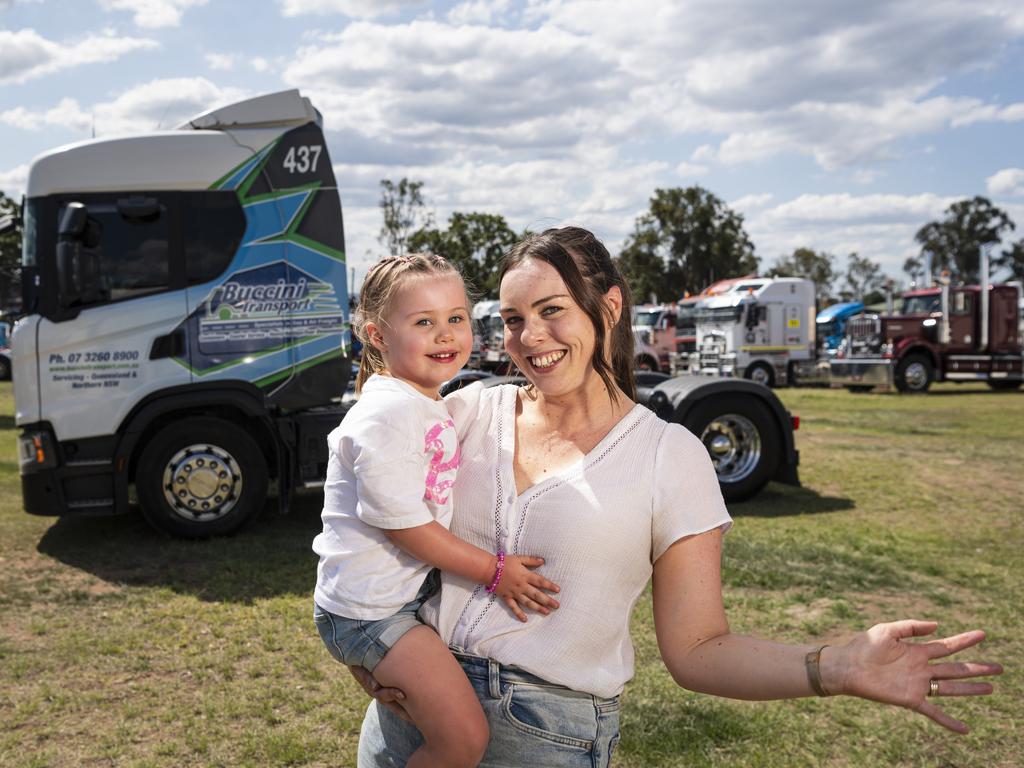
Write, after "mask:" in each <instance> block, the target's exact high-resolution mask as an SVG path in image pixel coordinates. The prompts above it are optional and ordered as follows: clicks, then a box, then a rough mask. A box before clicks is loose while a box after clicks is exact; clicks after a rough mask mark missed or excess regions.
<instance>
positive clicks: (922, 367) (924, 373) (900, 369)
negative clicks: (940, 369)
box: [894, 355, 935, 392]
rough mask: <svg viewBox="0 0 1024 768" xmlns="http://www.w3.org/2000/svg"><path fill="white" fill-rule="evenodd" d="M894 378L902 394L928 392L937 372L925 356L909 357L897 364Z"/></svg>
mask: <svg viewBox="0 0 1024 768" xmlns="http://www.w3.org/2000/svg"><path fill="white" fill-rule="evenodd" d="M894 378H895V382H896V389H898V390H899V391H900V392H927V391H928V387H930V386H931V385H932V380H933V379H934V378H935V370H934V369H933V368H932V364H931V361H930V360H929V359H928V358H927V357H925V356H924V355H907V356H906V357H904V358H903V359H902V360H900V361H899V362H898V363H897V364H896V375H895V377H894Z"/></svg>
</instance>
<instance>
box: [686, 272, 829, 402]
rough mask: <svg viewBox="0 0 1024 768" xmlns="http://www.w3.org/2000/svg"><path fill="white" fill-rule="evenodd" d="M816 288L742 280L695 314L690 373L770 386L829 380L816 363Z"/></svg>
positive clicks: (801, 282)
mask: <svg viewBox="0 0 1024 768" xmlns="http://www.w3.org/2000/svg"><path fill="white" fill-rule="evenodd" d="M815 315H816V311H815V288H814V283H813V282H812V281H810V280H807V279H804V278H798V277H775V278H771V277H754V278H748V279H744V280H738V281H736V282H735V283H734V284H732V285H730V286H729V288H728V289H727V290H726V291H725V292H723V293H720V294H718V295H715V296H709V297H707V298H705V299H702V300H701V301H700V303H699V304H698V305H697V309H696V318H695V320H696V336H697V351H696V352H695V353H694V354H693V357H692V358H691V365H690V370H691V371H693V372H699V373H702V374H708V375H721V376H735V377H737V378H745V379H750V380H751V381H755V382H758V383H760V384H764V385H765V386H768V387H774V386H785V385H786V384H791V383H797V382H801V383H810V382H812V381H826V380H827V376H828V368H827V363H826V364H825V365H824V366H822V365H821V364H820V363H819V362H818V359H817V353H816V349H815V346H816V341H815Z"/></svg>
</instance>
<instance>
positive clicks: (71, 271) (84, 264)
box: [57, 203, 103, 308]
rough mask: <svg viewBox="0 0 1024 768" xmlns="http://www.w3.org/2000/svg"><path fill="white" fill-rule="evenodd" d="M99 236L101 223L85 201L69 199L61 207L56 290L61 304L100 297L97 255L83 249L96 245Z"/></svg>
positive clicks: (74, 303) (76, 303)
mask: <svg viewBox="0 0 1024 768" xmlns="http://www.w3.org/2000/svg"><path fill="white" fill-rule="evenodd" d="M102 236H103V226H102V225H101V224H100V223H99V222H98V221H96V220H95V219H92V218H90V216H89V213H88V210H87V209H86V207H85V205H83V204H82V203H68V204H67V205H66V206H65V207H64V210H63V211H62V212H61V215H60V223H59V227H58V238H57V291H58V294H59V301H60V305H61V306H62V307H65V308H71V307H74V306H76V305H80V304H82V303H83V302H84V301H88V302H92V301H96V300H98V299H100V298H102V296H101V293H100V290H99V270H98V264H97V261H96V256H95V254H83V253H82V247H83V246H84V247H86V248H95V247H96V246H97V245H99V244H100V239H101V238H102Z"/></svg>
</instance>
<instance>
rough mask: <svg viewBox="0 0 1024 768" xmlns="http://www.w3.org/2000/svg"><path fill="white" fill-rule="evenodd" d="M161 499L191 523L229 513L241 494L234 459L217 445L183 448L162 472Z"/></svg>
mask: <svg viewBox="0 0 1024 768" xmlns="http://www.w3.org/2000/svg"><path fill="white" fill-rule="evenodd" d="M163 489H164V498H165V499H166V500H167V503H168V504H169V505H170V507H171V509H173V510H174V511H175V512H176V513H177V514H178V515H180V516H181V517H183V518H185V519H186V520H189V521H191V522H196V521H198V522H210V521H211V520H216V519H218V518H220V517H223V516H224V515H226V514H227V513H228V512H230V511H231V510H232V509H233V508H234V506H235V504H237V503H238V498H239V496H241V493H242V472H241V470H240V469H239V466H238V462H236V461H235V459H234V457H233V456H232V455H231V454H230V453H228V452H227V451H225V450H224V449H223V448H220V447H219V446H216V445H210V444H208V443H197V444H195V445H190V446H188V447H186V448H182V449H181V450H180V451H178V452H177V453H176V454H174V456H172V457H171V460H170V461H169V462H167V466H166V467H165V468H164V476H163Z"/></svg>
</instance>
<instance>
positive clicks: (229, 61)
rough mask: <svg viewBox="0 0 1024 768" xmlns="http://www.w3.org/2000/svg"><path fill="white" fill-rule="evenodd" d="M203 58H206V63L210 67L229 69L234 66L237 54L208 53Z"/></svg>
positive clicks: (222, 69)
mask: <svg viewBox="0 0 1024 768" xmlns="http://www.w3.org/2000/svg"><path fill="white" fill-rule="evenodd" d="M204 58H205V59H206V65H207V66H208V67H209V68H210V69H215V70H221V71H229V70H232V69H234V68H235V62H236V61H237V60H238V54H236V53H208V54H206V56H205V57H204Z"/></svg>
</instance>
